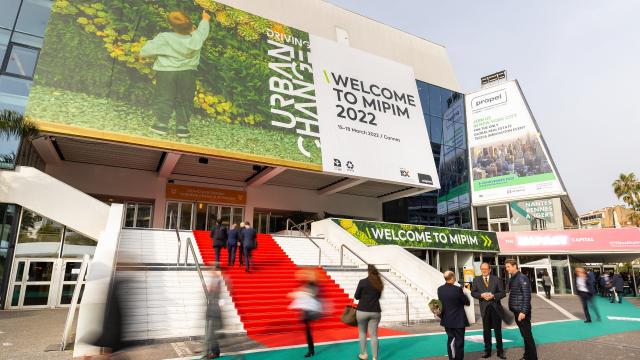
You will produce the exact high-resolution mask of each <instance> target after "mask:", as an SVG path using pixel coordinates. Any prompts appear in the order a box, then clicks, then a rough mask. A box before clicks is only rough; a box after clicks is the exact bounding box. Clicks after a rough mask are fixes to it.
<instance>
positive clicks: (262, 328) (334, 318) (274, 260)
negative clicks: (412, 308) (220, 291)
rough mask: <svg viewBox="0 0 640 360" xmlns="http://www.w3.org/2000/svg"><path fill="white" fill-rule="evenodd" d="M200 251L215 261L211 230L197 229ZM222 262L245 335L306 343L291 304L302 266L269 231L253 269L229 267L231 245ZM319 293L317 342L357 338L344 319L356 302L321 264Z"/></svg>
mask: <svg viewBox="0 0 640 360" xmlns="http://www.w3.org/2000/svg"><path fill="white" fill-rule="evenodd" d="M193 233H194V236H195V239H196V242H197V244H198V248H199V249H200V255H201V256H202V260H203V261H204V263H205V264H206V265H212V264H213V263H214V262H215V253H214V250H213V248H212V245H211V238H210V237H209V232H208V231H194V232H193ZM220 263H221V266H222V271H223V274H224V275H225V278H226V281H227V286H228V288H229V291H230V293H231V297H232V298H233V302H234V304H235V307H236V309H237V311H238V315H240V320H241V321H242V323H243V325H244V328H245V330H246V331H247V335H248V336H249V337H250V338H252V339H253V340H255V341H258V342H260V343H262V344H264V345H266V346H269V347H275V346H287V345H298V344H306V338H305V335H304V325H303V324H302V321H301V320H300V314H299V312H298V311H297V310H291V309H288V308H287V307H288V306H289V304H290V303H291V299H290V298H289V297H287V294H289V293H290V292H291V291H293V290H295V289H296V288H298V286H300V282H299V281H298V280H296V277H295V273H296V272H297V271H298V270H300V269H301V268H300V267H298V266H297V265H295V264H294V263H293V261H291V259H290V258H289V257H288V256H287V254H286V253H285V252H284V250H282V249H281V248H280V246H279V245H278V244H277V243H276V242H275V240H274V239H273V237H271V235H266V234H258V248H257V249H256V250H254V251H253V261H252V267H251V272H250V273H246V272H245V271H244V267H242V268H241V267H240V266H239V264H238V258H237V256H236V265H235V266H233V267H228V266H227V250H226V249H222V251H221V253H220ZM318 274H319V283H320V292H321V296H322V299H323V301H324V302H325V304H326V305H327V308H328V309H330V310H329V313H328V314H327V315H326V316H325V317H324V318H322V319H320V320H317V321H315V322H313V337H314V342H316V343H320V342H326V341H336V340H349V339H357V338H358V331H357V329H356V328H355V327H350V326H347V325H345V324H343V323H342V322H341V321H340V315H341V314H342V311H343V310H344V307H345V306H346V305H348V304H352V303H353V300H351V299H350V298H349V295H347V294H346V293H345V292H344V290H342V289H341V288H340V286H338V285H337V284H336V283H335V282H334V281H333V280H332V279H331V278H330V277H329V276H328V275H327V273H326V272H325V271H324V270H322V269H318ZM402 334H403V333H402V332H398V331H394V330H390V329H383V328H380V329H379V331H378V335H379V336H390V335H402Z"/></svg>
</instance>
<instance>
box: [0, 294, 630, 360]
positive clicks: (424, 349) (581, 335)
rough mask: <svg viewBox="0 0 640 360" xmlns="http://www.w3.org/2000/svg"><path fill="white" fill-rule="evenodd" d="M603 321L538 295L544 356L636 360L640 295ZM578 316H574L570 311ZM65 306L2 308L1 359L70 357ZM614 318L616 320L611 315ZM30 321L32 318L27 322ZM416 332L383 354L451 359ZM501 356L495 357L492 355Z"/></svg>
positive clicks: (258, 356) (240, 347)
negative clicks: (64, 345)
mask: <svg viewBox="0 0 640 360" xmlns="http://www.w3.org/2000/svg"><path fill="white" fill-rule="evenodd" d="M597 304H598V307H599V308H600V311H601V314H602V316H603V318H604V319H603V320H602V321H600V322H594V323H592V324H585V323H584V322H583V320H582V314H581V309H580V304H579V301H578V299H577V297H575V296H558V297H555V298H554V299H552V303H549V302H547V301H545V300H544V299H541V298H540V297H536V296H534V298H533V308H534V312H533V320H534V327H533V333H534V336H535V339H536V343H537V344H538V349H539V350H538V352H539V357H540V359H563V360H572V359H603V358H607V359H633V358H640V344H638V341H637V339H638V335H640V307H639V305H640V298H625V301H624V302H623V303H622V304H610V303H609V302H608V301H606V300H605V299H602V298H598V303H597ZM568 314H569V316H570V315H573V316H575V317H578V319H577V320H576V318H575V317H572V318H568V317H567V315H568ZM66 315H67V311H66V310H64V309H57V310H30V311H4V312H0V343H1V344H2V347H1V348H0V354H1V356H0V358H2V359H15V360H19V359H72V352H71V351H70V350H67V351H64V352H60V351H47V350H51V349H53V348H54V347H55V345H56V344H59V343H60V340H61V334H62V329H63V327H64V321H65V319H66ZM610 317H611V318H610ZM27 319H28V320H29V321H26V320H27ZM481 328H482V326H481V324H474V325H472V326H471V327H470V328H469V329H468V330H467V333H466V336H467V337H468V339H467V341H466V343H465V351H466V354H467V355H466V356H465V358H467V359H479V358H480V356H481V355H482V349H483V345H482V331H481ZM396 329H397V330H400V331H404V332H406V333H410V334H409V335H406V336H399V337H390V338H384V339H381V340H380V359H398V360H400V359H403V360H404V359H433V360H435V359H446V356H445V355H446V348H445V345H444V344H445V335H444V334H443V333H442V328H441V327H440V326H439V325H438V324H437V323H427V324H419V325H415V326H411V327H403V326H400V327H397V328H396ZM503 336H504V339H505V349H506V354H507V358H508V359H520V357H521V356H522V339H521V337H520V335H519V333H518V330H517V328H514V327H507V329H505V331H504V335H503ZM200 347H201V343H200V342H199V341H197V340H196V341H184V339H183V340H180V341H175V342H167V343H154V344H146V345H145V344H140V346H137V347H135V348H133V349H132V350H131V351H130V352H128V354H127V355H128V357H129V358H132V359H142V360H147V359H149V360H151V359H178V358H181V359H196V358H197V357H198V353H199V351H200ZM222 350H223V352H225V353H226V355H225V356H224V357H223V359H247V360H267V359H296V358H302V356H303V355H304V354H305V352H306V347H305V346H296V347H291V348H281V349H265V348H264V347H263V346H261V345H260V344H257V343H256V342H253V341H251V340H249V339H247V338H245V337H231V338H227V339H225V340H224V341H223V343H222ZM357 353H358V344H357V342H355V341H346V342H338V343H326V344H319V345H318V346H316V356H315V357H314V358H316V359H343V358H349V357H350V355H353V357H354V358H355V355H356V354H357ZM494 358H496V359H497V357H495V356H494Z"/></svg>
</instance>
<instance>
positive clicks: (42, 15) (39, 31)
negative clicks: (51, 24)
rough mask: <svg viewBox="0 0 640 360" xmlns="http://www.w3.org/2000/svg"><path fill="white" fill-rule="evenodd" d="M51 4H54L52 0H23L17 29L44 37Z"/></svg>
mask: <svg viewBox="0 0 640 360" xmlns="http://www.w3.org/2000/svg"><path fill="white" fill-rule="evenodd" d="M4 1H6V0H3V2H4ZM51 5H53V1H51V0H22V6H21V7H20V14H19V15H18V21H17V22H16V31H20V32H22V33H26V34H31V35H35V36H40V37H44V30H45V28H46V27H47V21H48V20H49V13H50V12H51Z"/></svg>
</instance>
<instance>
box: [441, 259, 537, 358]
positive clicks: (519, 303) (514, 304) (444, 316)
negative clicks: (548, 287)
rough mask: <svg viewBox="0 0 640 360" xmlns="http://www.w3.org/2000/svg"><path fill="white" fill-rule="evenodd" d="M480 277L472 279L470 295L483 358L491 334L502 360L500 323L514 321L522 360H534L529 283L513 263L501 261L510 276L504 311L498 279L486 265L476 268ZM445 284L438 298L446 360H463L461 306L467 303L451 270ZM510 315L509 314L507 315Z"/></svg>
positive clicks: (464, 323)
mask: <svg viewBox="0 0 640 360" xmlns="http://www.w3.org/2000/svg"><path fill="white" fill-rule="evenodd" d="M480 270H481V272H482V275H480V276H477V277H475V278H474V280H473V283H472V286H471V296H472V297H474V298H476V299H478V301H479V303H480V316H481V317H482V329H483V340H484V354H483V355H482V358H483V359H486V358H489V357H491V347H492V336H491V330H493V331H494V333H495V339H496V350H497V355H498V357H499V358H500V359H506V357H505V353H504V347H503V343H502V322H503V321H504V322H506V323H511V322H512V321H513V319H514V318H515V322H516V325H517V326H518V329H519V330H520V334H521V335H522V338H523V340H524V355H523V357H522V359H524V360H537V359H538V354H537V351H536V344H535V340H534V339H533V334H532V332H531V284H530V282H529V278H527V276H526V275H524V274H523V273H521V272H520V271H519V269H518V263H517V262H516V261H515V260H511V259H508V260H506V261H505V270H506V271H507V272H508V273H509V274H510V275H511V277H510V279H509V283H508V286H509V301H508V309H509V311H508V312H507V311H505V310H504V309H503V307H502V303H501V299H502V298H504V297H505V296H506V294H505V291H504V288H503V285H502V280H501V279H499V278H497V277H496V276H495V275H492V274H491V267H490V265H489V264H488V263H482V264H481V265H480ZM444 279H445V282H446V283H445V284H444V285H442V286H440V287H439V288H438V299H439V300H440V302H441V303H442V309H441V313H440V325H442V326H443V327H444V328H445V331H446V333H447V352H448V354H449V359H455V360H462V359H464V333H465V328H466V327H467V326H469V321H468V319H467V315H466V312H465V309H464V307H465V306H468V305H470V300H469V298H468V297H467V295H466V294H465V293H464V290H463V288H462V287H461V286H458V285H457V284H456V275H455V273H454V272H453V271H446V272H445V273H444ZM511 314H512V315H511Z"/></svg>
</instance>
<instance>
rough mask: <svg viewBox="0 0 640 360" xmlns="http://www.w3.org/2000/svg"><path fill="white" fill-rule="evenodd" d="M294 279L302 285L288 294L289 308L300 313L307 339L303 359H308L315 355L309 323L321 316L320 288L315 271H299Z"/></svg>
mask: <svg viewBox="0 0 640 360" xmlns="http://www.w3.org/2000/svg"><path fill="white" fill-rule="evenodd" d="M296 277H297V278H298V279H299V280H301V281H302V285H301V286H300V287H299V288H298V289H297V290H296V291H294V292H291V293H289V297H290V298H293V302H292V303H291V305H289V308H290V309H297V310H300V311H301V317H302V322H303V323H304V331H305V336H306V338H307V353H306V354H305V355H304V357H306V358H308V357H311V356H314V355H315V354H316V353H315V348H314V344H313V334H312V333H311V322H313V321H315V320H318V319H319V318H320V317H321V316H322V301H321V298H320V287H319V286H318V280H317V274H316V271H315V270H313V269H303V270H300V271H298V272H297V273H296Z"/></svg>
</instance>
